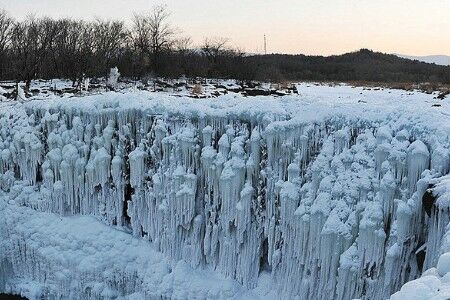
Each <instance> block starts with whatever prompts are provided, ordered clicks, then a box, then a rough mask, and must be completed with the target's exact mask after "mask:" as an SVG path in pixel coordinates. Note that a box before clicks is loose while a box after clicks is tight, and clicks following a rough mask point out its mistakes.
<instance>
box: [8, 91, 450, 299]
mask: <svg viewBox="0 0 450 300" xmlns="http://www.w3.org/2000/svg"><path fill="white" fill-rule="evenodd" d="M297 90H298V92H299V94H298V95H288V96H283V97H272V96H256V97H243V96H242V95H241V94H237V93H232V92H231V93H228V94H226V95H221V96H219V97H217V98H206V99H193V98H189V97H186V96H183V95H173V93H172V94H171V93H165V92H158V93H156V92H147V91H137V90H135V89H133V88H127V89H122V90H120V91H119V92H107V93H103V94H97V95H86V96H83V97H74V96H73V95H70V94H67V95H63V96H62V97H57V96H55V95H50V96H49V95H40V94H39V95H36V96H34V97H32V98H31V99H30V100H29V101H25V102H20V103H19V102H0V292H7V293H17V294H22V295H24V296H26V297H28V298H29V299H41V298H42V297H43V298H45V299H99V298H102V299H286V298H297V299H352V298H361V299H371V300H372V299H387V298H389V297H391V295H392V297H391V298H392V299H448V298H450V279H449V278H450V227H449V225H448V224H449V221H450V177H449V176H450V175H448V173H449V169H450V151H449V149H450V99H448V98H445V99H444V100H440V99H437V98H436V96H437V95H436V94H424V93H420V92H405V91H401V90H387V89H385V90H383V89H366V88H354V87H350V86H347V85H338V86H334V87H330V86H325V85H316V84H307V83H303V84H299V85H298V86H297Z"/></svg>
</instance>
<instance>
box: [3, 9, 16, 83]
mask: <svg viewBox="0 0 450 300" xmlns="http://www.w3.org/2000/svg"><path fill="white" fill-rule="evenodd" d="M13 25H14V19H13V18H11V17H10V16H9V15H8V13H7V12H6V11H5V10H0V76H2V75H3V72H5V69H6V63H5V62H6V51H7V48H8V46H9V42H10V40H11V29H12V27H13Z"/></svg>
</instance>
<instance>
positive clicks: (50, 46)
mask: <svg viewBox="0 0 450 300" xmlns="http://www.w3.org/2000/svg"><path fill="white" fill-rule="evenodd" d="M115 66H117V67H118V68H119V70H120V73H121V74H122V76H124V77H127V78H132V79H137V80H139V79H146V78H148V77H150V76H159V77H171V78H176V77H180V76H181V75H185V76H187V77H191V78H192V77H212V78H234V79H238V80H271V81H284V80H340V81H351V80H366V81H382V82H405V81H408V82H424V81H429V82H442V83H449V82H450V68H449V67H441V66H436V65H431V64H425V63H420V62H417V61H409V60H406V59H401V58H398V57H396V56H394V55H387V54H382V53H376V52H372V51H370V50H361V51H358V52H354V53H349V54H345V55H341V56H330V57H322V56H304V55H278V54H272V55H248V54H245V53H244V52H243V51H240V50H239V49H236V48H233V47H230V45H229V43H228V40H227V39H226V38H208V39H205V40H204V42H203V43H202V44H201V45H194V44H193V43H192V40H191V38H189V37H186V36H183V35H182V34H180V32H178V31H177V30H176V28H175V27H174V26H173V25H172V24H171V22H170V14H169V12H168V11H167V9H166V7H165V6H155V7H154V8H153V9H152V10H151V11H149V12H146V13H140V14H135V15H134V16H133V18H132V24H131V26H127V25H126V24H125V23H124V22H123V21H119V20H102V19H96V20H94V21H85V20H73V19H69V18H62V19H53V18H49V17H36V16H28V17H26V18H25V19H24V20H15V19H14V18H12V17H11V16H10V15H9V14H8V13H7V12H6V11H0V79H1V80H16V81H23V82H25V83H26V88H29V86H30V82H31V80H33V79H36V78H42V79H51V78H67V79H70V80H72V82H73V84H74V85H77V84H80V83H81V82H82V80H83V78H85V77H91V78H92V77H103V76H106V75H107V73H108V71H109V69H110V68H111V67H115Z"/></svg>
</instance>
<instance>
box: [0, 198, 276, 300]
mask: <svg viewBox="0 0 450 300" xmlns="http://www.w3.org/2000/svg"><path fill="white" fill-rule="evenodd" d="M0 197H1V196H0ZM0 201H4V200H2V199H0ZM1 206H2V207H0V208H1V210H2V213H1V217H0V220H1V221H0V225H1V226H0V227H1V228H2V229H1V230H2V231H6V232H4V233H5V234H6V235H2V236H7V237H8V238H7V239H6V240H3V241H2V242H1V243H0V244H1V246H2V247H1V248H2V249H4V250H6V251H3V252H0V262H1V264H0V269H3V270H4V272H5V273H4V274H8V272H11V270H12V269H14V270H20V274H11V273H9V274H10V276H11V278H14V280H13V281H7V283H6V287H5V289H6V291H9V292H15V293H20V294H22V295H23V296H26V297H27V298H29V299H40V298H41V297H42V296H45V297H47V298H48V297H52V296H54V297H56V298H63V299H75V298H94V299H95V298H99V297H104V298H119V299H154V298H158V299H159V298H163V299H166V298H168V299H206V298H208V299H237V298H239V299H242V298H243V297H244V298H249V299H251V298H253V299H254V298H258V299H260V298H266V297H267V298H272V299H273V297H274V296H273V295H269V294H267V293H268V291H263V290H261V288H260V289H259V290H258V289H257V290H254V291H248V290H246V289H244V288H243V287H242V286H241V285H240V284H238V283H237V282H236V281H233V280H231V279H227V278H225V277H224V276H221V275H219V274H218V273H216V272H214V271H210V270H201V269H197V270H194V269H192V268H191V267H190V266H189V265H188V264H187V263H185V262H184V261H182V260H181V261H178V262H173V261H171V260H169V259H168V258H167V257H166V256H164V254H162V253H160V252H158V251H156V250H155V249H154V248H153V246H152V244H151V243H149V242H148V241H144V240H140V239H137V238H134V237H133V236H132V235H131V234H129V233H126V232H123V231H120V230H118V229H115V228H113V227H110V226H107V225H105V224H103V223H101V222H99V221H98V220H96V219H95V218H94V217H90V216H72V217H60V216H57V215H56V214H52V213H43V212H37V211H35V210H33V209H30V208H27V207H21V206H17V205H16V204H14V203H11V204H5V203H3V204H2V205H1ZM8 250H9V251H8ZM24 252H25V253H24ZM6 255H9V257H5V256H6ZM5 258H6V260H5ZM5 261H8V263H5ZM10 263H12V264H15V266H14V268H11V265H9V264H10ZM74 270H76V271H75V272H74ZM261 280H264V277H263V278H261ZM0 284H2V283H1V281H0ZM266 288H268V287H267V286H266Z"/></svg>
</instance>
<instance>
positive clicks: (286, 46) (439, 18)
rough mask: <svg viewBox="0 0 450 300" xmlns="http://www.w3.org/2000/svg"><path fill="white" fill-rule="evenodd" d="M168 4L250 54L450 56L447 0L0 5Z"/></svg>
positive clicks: (51, 8) (41, 4) (25, 9)
mask: <svg viewBox="0 0 450 300" xmlns="http://www.w3.org/2000/svg"><path fill="white" fill-rule="evenodd" d="M155 3H158V4H166V5H167V7H168V9H169V10H170V11H171V13H172V15H171V21H172V23H173V24H174V25H175V26H176V27H178V28H179V29H181V30H182V31H183V32H184V34H185V35H189V36H191V37H192V38H193V40H194V41H195V42H197V43H200V42H201V41H202V40H203V39H204V38H205V37H227V38H229V39H230V41H231V44H233V45H234V46H238V47H240V48H241V49H243V50H245V51H247V52H261V51H262V49H263V36H264V34H266V35H267V50H268V52H269V53H272V52H284V53H304V54H321V55H330V54H340V53H344V52H348V51H353V50H356V49H359V48H370V49H374V50H378V51H382V52H389V53H402V54H409V55H432V54H446V55H450V0H311V1H302V0H298V1H293V0H266V1H264V0H248V1H246V0H239V1H238V0H221V1H216V0H177V1H175V0H170V1H159V2H156V1H149V0H0V8H4V9H6V10H7V11H9V12H10V13H11V15H13V16H14V17H17V18H23V17H24V16H26V15H27V14H29V13H36V14H37V15H48V16H53V17H62V16H64V17H67V16H69V17H73V18H83V19H92V18H94V17H95V16H98V17H101V18H114V19H123V20H126V21H129V20H130V19H131V16H132V14H133V12H134V11H145V10H149V9H150V8H151V7H152V5H154V4H155Z"/></svg>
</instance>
